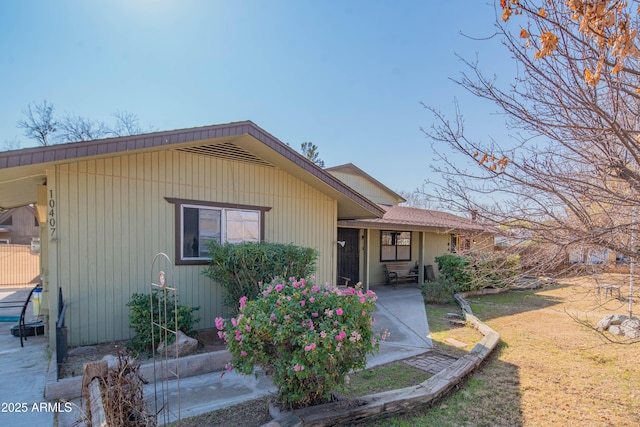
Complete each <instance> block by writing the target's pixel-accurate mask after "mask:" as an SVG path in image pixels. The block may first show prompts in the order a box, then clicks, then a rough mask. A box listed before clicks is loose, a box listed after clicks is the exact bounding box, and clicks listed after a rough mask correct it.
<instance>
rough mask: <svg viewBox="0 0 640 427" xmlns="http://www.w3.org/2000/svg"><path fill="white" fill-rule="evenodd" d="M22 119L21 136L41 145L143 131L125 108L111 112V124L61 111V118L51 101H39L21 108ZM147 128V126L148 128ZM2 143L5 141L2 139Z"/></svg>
mask: <svg viewBox="0 0 640 427" xmlns="http://www.w3.org/2000/svg"><path fill="white" fill-rule="evenodd" d="M23 114H24V116H25V117H24V119H22V120H20V121H19V122H18V127H19V128H21V129H24V130H25V133H24V134H25V136H26V137H27V138H30V139H35V140H36V141H38V143H40V144H42V145H51V144H54V143H56V142H76V141H91V140H95V139H101V138H107V137H110V136H127V135H136V134H140V133H144V132H145V130H144V129H143V128H142V127H141V126H140V121H139V119H138V116H137V115H135V114H134V113H130V112H128V111H121V110H118V111H116V112H115V113H113V114H112V116H113V118H114V124H113V126H109V125H107V124H106V123H104V122H102V121H99V120H93V119H90V118H87V117H84V116H80V115H78V114H73V113H65V115H64V116H63V117H62V118H57V117H56V115H55V114H54V107H53V104H49V103H47V101H43V102H42V103H41V104H37V103H31V104H29V105H28V106H27V108H26V109H25V110H24V111H23ZM150 129H151V127H149V130H150ZM5 145H6V142H5Z"/></svg>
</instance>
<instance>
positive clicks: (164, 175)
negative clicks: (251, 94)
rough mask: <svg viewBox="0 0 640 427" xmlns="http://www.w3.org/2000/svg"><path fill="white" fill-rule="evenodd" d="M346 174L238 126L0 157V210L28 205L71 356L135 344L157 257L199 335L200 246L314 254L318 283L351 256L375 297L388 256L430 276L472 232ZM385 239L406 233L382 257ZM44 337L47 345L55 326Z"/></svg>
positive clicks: (46, 297) (215, 295)
mask: <svg viewBox="0 0 640 427" xmlns="http://www.w3.org/2000/svg"><path fill="white" fill-rule="evenodd" d="M354 168H355V167H353V168H340V167H338V168H331V169H329V170H323V169H321V168H319V167H317V166H316V165H315V164H313V163H312V162H311V161H309V160H307V159H306V158H304V157H303V156H301V155H300V154H298V153H297V152H295V151H294V150H293V149H292V148H290V147H288V146H287V145H286V144H284V143H282V142H281V141H279V140H278V139H276V138H275V137H273V136H272V135H270V134H269V133H267V132H266V131H264V130H263V129H261V128H260V127H258V126H257V125H255V124H254V123H252V122H250V121H244V122H236V123H229V124H221V125H212V126H205V127H198V128H191V129H180V130H174V131H166V132H154V133H150V134H144V135H134V136H127V137H118V138H110V139H104V140H97V141H86V142H76V143H68V144H60V145H54V146H47V147H37V148H28V149H22V150H14V151H8V152H2V153H0V207H1V208H13V207H18V206H25V205H28V204H33V205H34V206H35V208H36V210H35V212H36V214H37V217H38V220H39V222H40V227H39V228H40V237H41V243H40V246H41V279H42V282H43V289H44V292H43V297H42V306H43V308H44V309H45V310H46V311H47V314H48V315H49V318H50V319H55V318H56V315H57V304H58V299H57V293H58V291H59V290H61V291H62V294H63V297H64V300H65V303H66V316H65V320H66V326H67V328H68V344H69V345H74V346H75V345H84V344H91V343H98V342H106V341H112V340H118V339H125V338H129V337H130V336H131V331H130V328H129V321H128V308H127V307H126V304H127V302H129V301H130V298H131V295H132V294H133V293H136V292H138V293H139V292H148V290H149V287H150V281H151V280H152V278H151V276H150V270H151V265H152V262H153V260H154V257H155V255H156V254H158V253H160V252H164V253H166V254H168V255H169V257H170V258H171V259H172V260H174V264H175V267H174V268H173V275H174V278H173V279H174V280H175V283H176V286H177V288H178V290H179V295H180V303H181V304H187V305H190V306H200V307H201V308H202V309H201V310H200V311H199V312H198V316H199V317H200V321H199V323H198V324H197V325H196V327H198V328H207V327H213V325H214V319H215V317H217V316H221V315H224V314H225V310H224V307H223V304H222V288H221V287H220V286H218V285H217V284H215V283H211V281H210V280H209V279H208V278H206V277H205V276H203V275H202V274H201V272H202V269H203V267H204V266H205V265H206V263H207V258H206V252H205V250H204V248H205V243H206V241H207V240H211V239H216V240H218V241H221V242H225V241H230V242H240V241H257V240H267V241H272V242H279V243H294V244H296V245H301V246H309V247H313V248H315V249H316V250H317V251H318V253H319V258H318V262H317V274H316V277H317V280H318V281H319V282H321V283H324V282H331V283H333V282H335V280H336V277H337V276H338V270H337V269H338V265H339V259H342V260H343V261H344V260H345V259H346V255H345V253H344V252H340V253H339V252H338V248H340V250H342V249H349V250H351V249H353V248H357V251H356V252H355V253H354V254H355V255H354V256H356V259H357V263H356V264H357V276H354V280H362V281H363V282H365V283H366V284H373V283H380V282H381V281H382V280H381V277H380V272H379V271H378V268H379V267H380V266H381V263H382V262H384V261H385V260H387V259H391V258H389V257H390V256H391V255H390V253H391V252H393V254H394V255H393V256H394V257H395V259H405V258H406V259H408V260H409V261H410V262H418V263H419V264H424V263H431V262H432V258H433V256H435V255H437V254H438V251H442V252H445V251H446V250H447V248H448V247H447V243H448V242H449V244H450V241H451V233H454V232H455V230H457V229H463V228H464V227H467V228H466V229H468V230H472V229H473V230H476V228H473V227H474V226H473V224H470V223H468V221H463V220H462V219H460V218H459V217H455V218H457V219H455V218H453V216H449V215H448V214H442V215H441V216H438V215H437V214H436V213H433V215H435V216H437V218H435V217H434V218H432V220H430V221H431V222H429V223H428V224H427V223H420V221H422V220H424V218H422V219H421V218H418V217H416V216H415V215H418V214H417V213H415V212H414V211H413V210H411V209H410V208H402V207H399V206H397V204H398V203H399V202H401V201H402V200H403V199H402V198H401V197H400V196H398V195H397V194H395V193H393V192H392V191H391V190H389V189H388V188H386V187H385V186H384V185H382V184H381V183H379V182H377V181H375V180H374V179H373V178H371V177H369V176H368V175H366V174H365V173H364V172H362V171H359V170H357V168H355V169H354ZM347 178H353V179H354V180H355V181H349V180H348V179H347ZM370 192H374V193H375V192H378V195H377V196H376V194H374V193H370ZM365 195H366V196H365ZM378 196H379V197H378ZM412 212H413V213H412ZM414 214H415V215H414ZM463 222H464V227H463ZM388 232H392V233H395V232H399V233H401V234H400V235H399V236H396V237H392V238H391V240H390V242H391V244H390V245H389V244H386V243H385V244H381V242H386V241H387V240H385V239H387V238H388V237H389V233H388ZM402 233H408V239H407V237H405V236H406V235H405V234H402ZM347 239H350V240H348V242H347V243H346V244H345V245H344V248H343V247H342V246H341V244H339V243H338V242H341V241H343V240H347ZM350 242H353V244H352V243H350ZM356 243H357V244H356ZM449 249H450V248H449ZM381 251H382V254H381V253H380V252H381ZM342 265H343V264H340V266H342ZM354 271H355V270H354ZM48 332H49V337H50V344H51V346H55V332H56V330H55V322H54V321H49V326H48Z"/></svg>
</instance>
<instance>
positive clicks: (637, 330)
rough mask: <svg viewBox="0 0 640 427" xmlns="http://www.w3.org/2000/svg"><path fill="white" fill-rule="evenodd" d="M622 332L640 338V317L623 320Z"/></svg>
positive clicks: (626, 335) (630, 336)
mask: <svg viewBox="0 0 640 427" xmlns="http://www.w3.org/2000/svg"><path fill="white" fill-rule="evenodd" d="M620 332H621V333H622V335H624V336H625V337H627V338H640V319H629V320H625V321H624V322H622V324H621V325H620Z"/></svg>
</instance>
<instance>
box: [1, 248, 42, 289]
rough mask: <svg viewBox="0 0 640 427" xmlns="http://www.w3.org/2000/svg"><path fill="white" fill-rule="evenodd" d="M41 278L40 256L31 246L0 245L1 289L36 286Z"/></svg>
mask: <svg viewBox="0 0 640 427" xmlns="http://www.w3.org/2000/svg"><path fill="white" fill-rule="evenodd" d="M39 278H40V254H39V253H36V252H32V251H31V246H29V245H0V288H15V287H23V286H34V285H35V283H36V282H37V281H38V280H39Z"/></svg>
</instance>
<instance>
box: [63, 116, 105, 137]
mask: <svg viewBox="0 0 640 427" xmlns="http://www.w3.org/2000/svg"><path fill="white" fill-rule="evenodd" d="M110 132H111V131H110V130H109V128H108V127H107V125H105V124H104V123H103V122H100V121H97V120H92V119H89V118H87V117H82V116H79V115H76V114H72V113H67V114H65V116H64V117H63V118H62V119H61V120H60V122H59V123H58V133H57V137H58V138H59V139H60V140H61V141H63V142H72V141H73V142H76V141H91V140H94V139H101V138H106V137H107V136H109V135H110Z"/></svg>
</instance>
